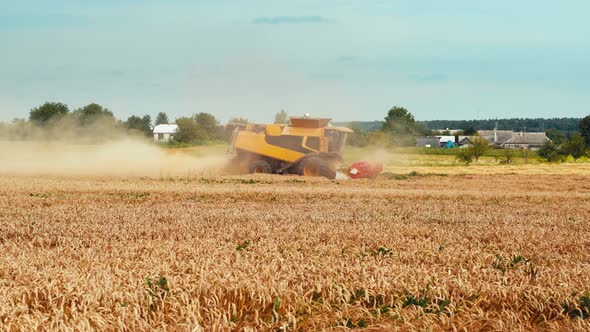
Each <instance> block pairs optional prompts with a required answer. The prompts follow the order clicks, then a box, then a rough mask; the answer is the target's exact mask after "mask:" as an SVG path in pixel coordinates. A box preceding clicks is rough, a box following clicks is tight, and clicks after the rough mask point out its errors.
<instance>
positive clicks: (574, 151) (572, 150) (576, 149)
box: [561, 133, 586, 159]
mask: <svg viewBox="0 0 590 332" xmlns="http://www.w3.org/2000/svg"><path fill="white" fill-rule="evenodd" d="M561 153H562V154H563V155H564V156H572V157H574V158H576V159H578V158H580V157H582V156H584V155H585V154H586V142H585V141H584V137H583V136H582V134H580V133H575V134H574V135H572V137H570V139H568V140H567V141H566V142H565V143H563V145H562V146H561Z"/></svg>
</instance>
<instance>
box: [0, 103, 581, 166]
mask: <svg viewBox="0 0 590 332" xmlns="http://www.w3.org/2000/svg"><path fill="white" fill-rule="evenodd" d="M496 121H497V123H498V129H502V130H515V129H516V128H520V127H521V126H525V125H528V126H529V127H528V129H531V130H535V129H541V128H543V127H546V128H549V129H548V130H547V131H546V133H547V136H548V137H549V138H550V139H551V141H549V142H548V143H547V144H545V145H544V146H543V147H542V148H541V149H540V150H539V155H540V156H542V157H544V158H546V159H547V160H550V161H559V160H562V159H565V158H567V157H568V156H572V157H573V158H580V157H583V156H587V155H588V148H590V115H589V116H587V117H585V118H583V119H576V118H554V119H500V120H468V121H422V122H420V121H416V120H415V119H414V116H413V115H412V113H410V112H409V111H408V110H407V109H406V108H404V107H400V106H394V107H392V108H391V109H390V110H389V111H388V112H387V114H386V116H385V118H384V120H383V121H373V122H352V123H349V124H348V127H349V128H351V129H353V130H354V133H353V134H352V135H351V137H350V138H349V144H351V145H356V146H367V145H381V146H413V145H414V144H415V139H416V137H417V136H428V135H433V134H434V132H433V128H437V129H441V128H446V127H448V128H453V129H457V128H458V129H462V130H463V133H462V134H465V135H470V136H471V135H476V133H477V132H476V130H483V129H493V128H494V127H495V126H496ZM230 122H236V123H248V120H247V119H245V118H233V119H231V120H230ZM288 122H289V116H288V114H287V112H286V111H284V110H281V111H280V112H277V113H276V114H275V118H274V123H279V124H280V123H285V124H286V123H288ZM168 123H170V119H169V118H168V115H167V114H166V113H164V112H160V113H158V114H157V115H156V117H155V121H153V122H152V118H151V116H150V115H148V114H146V115H143V116H137V115H132V116H130V117H129V118H127V120H125V121H121V120H117V119H116V118H115V116H114V115H113V113H112V112H111V111H110V110H109V109H107V108H106V107H104V106H101V105H99V104H96V103H91V104H88V105H86V106H83V107H80V108H77V109H75V110H70V109H69V107H68V106H67V105H66V104H64V103H59V102H46V103H44V104H43V105H40V106H38V107H35V108H33V109H31V110H30V112H29V117H28V120H26V119H15V120H14V121H13V122H12V123H11V124H5V123H0V129H1V130H2V135H4V136H6V135H8V136H9V137H11V138H14V139H27V138H32V137H34V136H35V135H34V133H36V132H38V131H35V129H51V130H47V131H42V132H43V133H44V135H45V138H47V137H46V136H47V133H50V134H51V135H59V134H62V133H61V132H63V131H68V130H70V131H72V132H76V133H92V134H94V135H96V136H101V135H102V136H109V135H112V134H113V133H115V132H117V131H119V132H120V131H123V132H126V133H129V132H133V133H136V134H139V135H143V136H146V137H151V136H152V133H153V126H157V125H160V124H168ZM175 124H176V125H177V126H178V130H177V132H176V134H175V136H174V141H175V142H177V143H188V144H205V143H207V142H211V141H218V140H223V139H225V138H227V133H225V130H224V126H222V125H220V123H219V121H218V120H217V119H216V118H215V116H214V115H213V114H210V113H205V112H200V113H196V114H194V115H192V116H184V117H180V118H177V119H176V120H175ZM367 124H369V126H367ZM540 124H542V125H541V127H540V128H538V127H539V126H540ZM535 126H537V127H535ZM367 128H369V129H367ZM7 133H8V134H7ZM36 137H38V135H37V136H36ZM477 154H478V153H477V152H476V153H475V159H476V161H477V158H478V156H477Z"/></svg>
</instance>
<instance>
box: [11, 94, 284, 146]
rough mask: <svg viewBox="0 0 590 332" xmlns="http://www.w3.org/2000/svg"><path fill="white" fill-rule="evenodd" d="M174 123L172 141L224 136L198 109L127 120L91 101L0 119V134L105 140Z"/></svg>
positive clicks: (150, 131)
mask: <svg viewBox="0 0 590 332" xmlns="http://www.w3.org/2000/svg"><path fill="white" fill-rule="evenodd" d="M230 122H237V123H248V120H247V119H245V118H233V119H231V120H230ZM288 122H289V116H288V114H287V112H286V111H284V110H281V111H280V112H278V113H276V114H275V119H274V123H288ZM171 123H174V124H176V125H177V126H178V129H177V132H176V134H175V135H174V140H173V142H172V144H174V143H182V144H206V143H208V142H213V141H219V140H223V139H225V138H226V136H227V135H226V133H225V131H224V126H222V125H221V124H220V122H219V120H217V119H216V118H215V116H214V115H213V114H210V113H206V112H200V113H196V114H193V115H192V116H183V117H179V118H177V119H175V120H174V122H171V121H170V118H169V117H168V115H167V114H166V113H165V112H160V113H158V114H157V115H156V116H155V120H154V121H152V117H151V116H150V115H149V114H145V115H143V116H137V115H131V116H130V117H128V118H127V120H124V121H122V120H118V119H116V118H115V116H114V114H113V112H111V111H110V110H109V109H108V108H106V107H104V106H102V105H99V104H96V103H91V104H88V105H86V106H83V107H80V108H77V109H74V110H70V108H69V107H68V105H66V104H64V103H61V102H46V103H44V104H42V105H40V106H38V107H35V108H33V109H31V110H30V112H29V116H28V118H27V119H15V120H13V121H12V123H3V122H0V137H4V138H9V139H14V140H26V139H55V138H66V137H67V138H71V139H76V137H79V136H83V137H86V138H88V137H93V138H96V140H101V139H108V138H112V137H114V136H121V135H123V134H130V133H132V134H135V135H140V136H145V137H152V135H153V128H154V127H155V126H157V125H160V124H171Z"/></svg>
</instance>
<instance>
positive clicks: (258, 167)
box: [250, 160, 272, 174]
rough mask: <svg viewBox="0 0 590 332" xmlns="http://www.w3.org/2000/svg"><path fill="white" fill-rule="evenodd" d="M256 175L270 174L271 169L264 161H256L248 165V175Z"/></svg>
mask: <svg viewBox="0 0 590 332" xmlns="http://www.w3.org/2000/svg"><path fill="white" fill-rule="evenodd" d="M256 173H263V174H271V173H272V167H271V166H270V164H269V163H268V162H266V161H265V160H256V161H254V162H252V163H251V164H250V174H256Z"/></svg>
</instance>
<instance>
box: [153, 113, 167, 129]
mask: <svg viewBox="0 0 590 332" xmlns="http://www.w3.org/2000/svg"><path fill="white" fill-rule="evenodd" d="M169 121H170V120H168V115H167V114H166V113H164V112H160V113H158V115H157V116H156V123H155V125H156V126H157V125H161V124H168V123H169Z"/></svg>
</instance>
